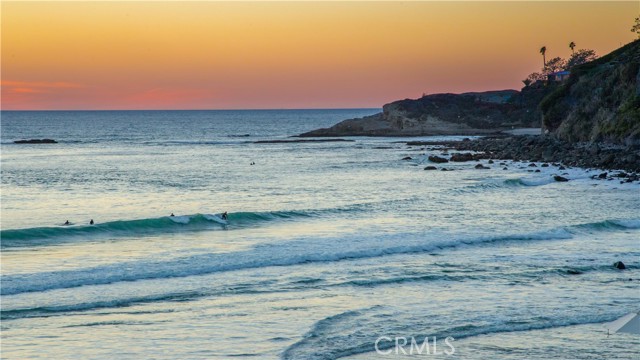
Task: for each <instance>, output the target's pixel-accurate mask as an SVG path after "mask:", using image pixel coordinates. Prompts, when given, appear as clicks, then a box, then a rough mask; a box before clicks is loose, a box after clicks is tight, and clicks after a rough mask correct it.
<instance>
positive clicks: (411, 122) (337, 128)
mask: <svg viewBox="0 0 640 360" xmlns="http://www.w3.org/2000/svg"><path fill="white" fill-rule="evenodd" d="M549 91H550V89H549V88H547V87H545V86H542V85H541V84H538V85H535V86H529V87H527V88H525V89H523V90H522V91H516V90H498V91H487V92H476V93H464V94H433V95H425V96H423V97H421V98H420V99H415V100H412V99H405V100H400V101H395V102H392V103H390V104H386V105H384V106H383V108H382V112H381V113H378V114H375V115H371V116H366V117H363V118H357V119H348V120H344V121H342V122H340V123H338V124H336V125H334V126H332V127H330V128H325V129H317V130H313V131H310V132H307V133H304V134H300V136H301V137H326V136H425V135H487V134H494V133H499V132H500V131H503V130H508V129H512V128H514V127H540V112H539V110H537V107H538V104H539V103H540V101H541V100H542V98H543V97H544V95H545V94H547V93H549Z"/></svg>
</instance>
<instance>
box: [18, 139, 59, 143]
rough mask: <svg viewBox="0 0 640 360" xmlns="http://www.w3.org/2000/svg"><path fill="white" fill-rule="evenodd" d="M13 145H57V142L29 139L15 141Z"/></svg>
mask: <svg viewBox="0 0 640 360" xmlns="http://www.w3.org/2000/svg"><path fill="white" fill-rule="evenodd" d="M14 143H15V144H57V143H58V142H57V141H55V140H53V139H30V140H16V141H14Z"/></svg>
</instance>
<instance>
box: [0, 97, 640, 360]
mask: <svg viewBox="0 0 640 360" xmlns="http://www.w3.org/2000/svg"><path fill="white" fill-rule="evenodd" d="M376 111H378V110H376V109H371V110H314V111H215V112H208V111H193V112H29V113H16V112H3V113H2V357H3V358H5V359H24V358H29V359H32V358H46V359H54V358H55V359H76V358H92V359H114V358H117V359H122V358H155V359H205V358H220V359H226V358H229V357H234V358H266V359H270V358H285V359H336V358H349V359H372V358H376V359H385V358H393V357H394V356H397V357H399V358H402V357H403V355H402V354H399V355H395V352H394V351H395V350H394V348H393V343H392V342H389V341H382V342H379V345H380V348H381V350H383V351H385V352H386V351H391V354H390V355H381V354H377V353H376V352H375V347H374V345H375V343H376V340H377V339H378V338H379V337H388V338H390V339H395V337H406V338H411V337H415V338H416V339H418V341H422V340H423V339H424V337H426V336H429V337H430V338H431V337H434V336H435V337H437V339H438V341H439V342H440V341H443V340H444V338H446V337H448V336H449V337H452V338H453V339H454V340H453V345H454V347H455V354H453V355H451V356H448V355H446V354H443V353H442V350H446V349H448V348H447V347H446V346H444V344H442V343H440V344H438V345H439V346H440V347H439V348H438V349H439V350H438V351H439V353H440V355H433V354H429V355H426V354H423V355H422V356H423V357H425V358H429V357H438V358H457V359H523V358H527V359H550V358H556V359H573V358H581V359H583V358H594V359H601V358H607V359H630V358H637V357H638V356H640V341H639V339H638V337H637V336H634V335H629V334H614V335H611V336H607V330H606V327H605V325H604V323H605V322H608V321H611V320H614V319H616V318H617V317H619V316H622V315H624V314H626V313H629V312H631V311H635V310H638V308H639V307H640V286H639V285H640V283H639V279H640V242H639V240H638V238H639V237H640V188H639V186H638V184H637V183H636V184H620V183H619V182H618V181H602V180H600V181H598V180H592V179H590V175H593V174H597V173H598V172H596V171H584V170H580V169H569V170H565V171H563V170H559V169H558V168H557V167H554V166H550V167H541V164H538V167H537V168H535V169H538V170H540V172H537V173H536V172H533V170H534V168H531V167H528V166H527V165H528V164H524V163H511V162H508V163H507V164H506V166H507V167H508V170H502V168H503V167H504V166H503V165H499V163H498V162H496V163H494V164H487V162H482V163H484V164H485V165H488V166H490V167H491V168H492V169H490V170H477V169H474V166H475V165H476V163H475V162H473V163H448V164H444V167H447V168H449V169H454V171H440V170H437V171H424V170H423V168H424V167H425V166H426V165H427V164H428V161H427V160H426V156H428V155H429V154H437V155H442V151H441V150H431V149H427V150H425V149H421V148H419V147H413V148H410V147H408V146H406V144H405V143H404V142H402V140H403V139H398V138H354V139H351V140H354V141H352V142H324V143H279V144H255V143H253V142H254V141H257V140H265V139H269V140H272V139H280V140H282V139H287V138H288V136H290V135H294V134H298V133H301V132H304V131H308V130H311V129H314V128H318V127H326V126H329V125H331V124H333V123H336V122H337V121H339V120H342V119H345V118H350V117H357V116H364V115H368V114H372V113H375V112H376ZM22 138H54V139H56V140H58V141H60V143H59V144H46V145H45V144H43V145H15V144H12V141H13V140H17V139H22ZM406 156H411V157H412V158H413V159H412V160H404V161H403V160H401V159H402V158H404V157H406ZM445 156H446V155H445ZM252 163H255V164H254V165H251V164H252ZM438 166H439V167H442V165H438ZM530 170H531V171H530ZM562 173H566V175H564V176H566V177H568V178H570V179H571V181H569V182H567V183H556V182H554V181H553V178H552V176H553V175H554V174H562ZM223 211H228V212H229V224H228V225H223V224H221V221H220V219H218V218H217V217H216V215H215V214H217V213H220V212H223ZM170 213H174V214H175V215H176V216H175V217H173V218H171V217H169V216H168V215H169V214H170ZM90 219H94V220H95V222H96V224H95V225H93V226H90V225H89V224H88V222H89V220H90ZM65 220H69V221H70V222H71V223H72V225H71V226H62V223H63V222H64V221H65ZM618 260H622V261H624V262H625V263H626V264H627V266H628V268H629V269H627V270H624V271H619V270H616V269H614V268H613V267H612V264H613V263H614V262H615V261H618ZM432 350H433V349H432Z"/></svg>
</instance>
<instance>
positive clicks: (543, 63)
mask: <svg viewBox="0 0 640 360" xmlns="http://www.w3.org/2000/svg"><path fill="white" fill-rule="evenodd" d="M546 53H547V47H546V46H543V47H541V48H540V54H542V67H543V68H544V67H545V66H547V58H546V57H545V56H544V55H545V54H546Z"/></svg>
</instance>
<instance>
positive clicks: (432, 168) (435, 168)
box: [424, 166, 438, 170]
mask: <svg viewBox="0 0 640 360" xmlns="http://www.w3.org/2000/svg"><path fill="white" fill-rule="evenodd" d="M424 169H425V170H438V168H437V167H435V166H427V167H426V168H424Z"/></svg>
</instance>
